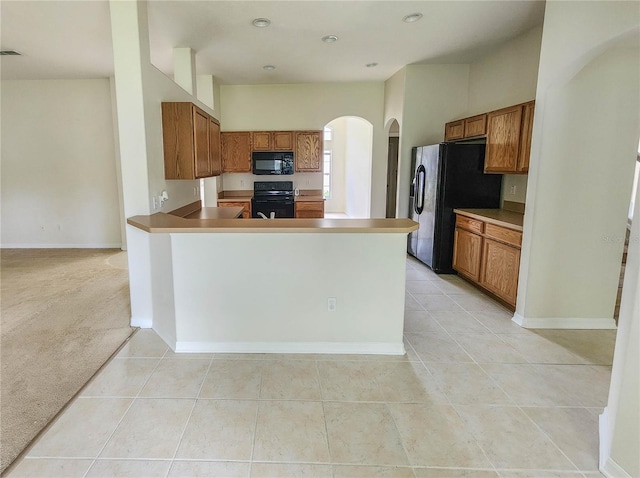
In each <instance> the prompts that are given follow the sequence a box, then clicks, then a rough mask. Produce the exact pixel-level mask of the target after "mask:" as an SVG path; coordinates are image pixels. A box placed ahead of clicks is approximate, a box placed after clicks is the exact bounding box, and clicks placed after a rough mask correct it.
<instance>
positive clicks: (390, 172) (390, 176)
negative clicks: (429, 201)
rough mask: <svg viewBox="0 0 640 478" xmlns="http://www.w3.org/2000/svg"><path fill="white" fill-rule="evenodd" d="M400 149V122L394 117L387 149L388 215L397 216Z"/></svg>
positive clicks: (389, 216)
mask: <svg viewBox="0 0 640 478" xmlns="http://www.w3.org/2000/svg"><path fill="white" fill-rule="evenodd" d="M399 151H400V124H398V122H397V121H396V120H395V119H393V120H392V121H391V125H390V126H389V148H388V150H387V207H386V211H387V213H386V217H388V218H394V217H396V197H397V196H398V154H399Z"/></svg>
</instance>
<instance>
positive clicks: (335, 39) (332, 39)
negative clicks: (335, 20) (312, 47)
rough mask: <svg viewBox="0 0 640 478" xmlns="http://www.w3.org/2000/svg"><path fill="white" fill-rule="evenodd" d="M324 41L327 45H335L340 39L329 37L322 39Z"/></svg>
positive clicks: (333, 36)
mask: <svg viewBox="0 0 640 478" xmlns="http://www.w3.org/2000/svg"><path fill="white" fill-rule="evenodd" d="M322 41H323V42H325V43H335V42H337V41H338V37H337V36H335V35H327V36H326V37H322Z"/></svg>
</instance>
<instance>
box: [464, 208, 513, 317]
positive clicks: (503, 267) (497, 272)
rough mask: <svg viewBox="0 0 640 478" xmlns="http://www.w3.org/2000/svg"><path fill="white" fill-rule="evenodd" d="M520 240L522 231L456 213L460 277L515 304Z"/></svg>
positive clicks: (508, 302)
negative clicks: (470, 218)
mask: <svg viewBox="0 0 640 478" xmlns="http://www.w3.org/2000/svg"><path fill="white" fill-rule="evenodd" d="M478 222H479V223H480V224H481V226H480V227H478V225H477V223H478ZM471 226H473V228H471ZM469 229H471V230H469ZM521 241H522V233H521V232H520V231H516V230H514V229H509V228H507V227H501V226H498V225H495V224H489V223H483V222H482V221H478V220H477V219H473V220H469V218H467V217H465V216H461V215H457V216H456V229H455V235H454V243H453V268H454V269H455V270H456V271H458V273H459V274H460V275H461V276H463V277H465V278H467V279H468V280H470V281H472V282H474V283H476V284H477V285H479V286H480V287H481V288H483V289H485V290H486V291H488V292H490V293H491V294H493V295H494V296H496V297H498V298H499V299H501V300H502V301H504V302H505V303H507V304H509V305H511V306H512V307H515V305H516V296H517V293H518V274H519V272H520V247H519V246H520V243H521Z"/></svg>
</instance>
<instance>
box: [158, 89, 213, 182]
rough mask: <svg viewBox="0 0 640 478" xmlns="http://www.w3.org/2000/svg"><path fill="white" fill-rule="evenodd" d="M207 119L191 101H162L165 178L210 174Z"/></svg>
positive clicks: (201, 176) (202, 176) (208, 117)
mask: <svg viewBox="0 0 640 478" xmlns="http://www.w3.org/2000/svg"><path fill="white" fill-rule="evenodd" d="M211 119H212V118H211V117H210V116H209V115H208V114H207V113H206V112H204V111H203V110H201V109H200V108H198V107H197V106H196V105H194V104H193V103H188V102H171V103H168V102H167V103H162V142H163V147H164V176H165V179H196V178H205V177H208V176H211V175H213V170H212V165H211V154H210V142H211V133H210V132H209V128H210V123H211Z"/></svg>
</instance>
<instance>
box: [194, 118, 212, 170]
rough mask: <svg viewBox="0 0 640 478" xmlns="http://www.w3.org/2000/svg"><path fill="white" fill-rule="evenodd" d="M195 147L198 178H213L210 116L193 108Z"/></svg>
mask: <svg viewBox="0 0 640 478" xmlns="http://www.w3.org/2000/svg"><path fill="white" fill-rule="evenodd" d="M193 124H194V129H195V132H194V135H193V138H194V146H195V151H196V154H195V157H196V176H195V177H196V178H206V177H209V176H211V155H210V154H209V115H208V114H207V113H205V112H204V111H202V110H201V109H199V108H197V107H194V108H193Z"/></svg>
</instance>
